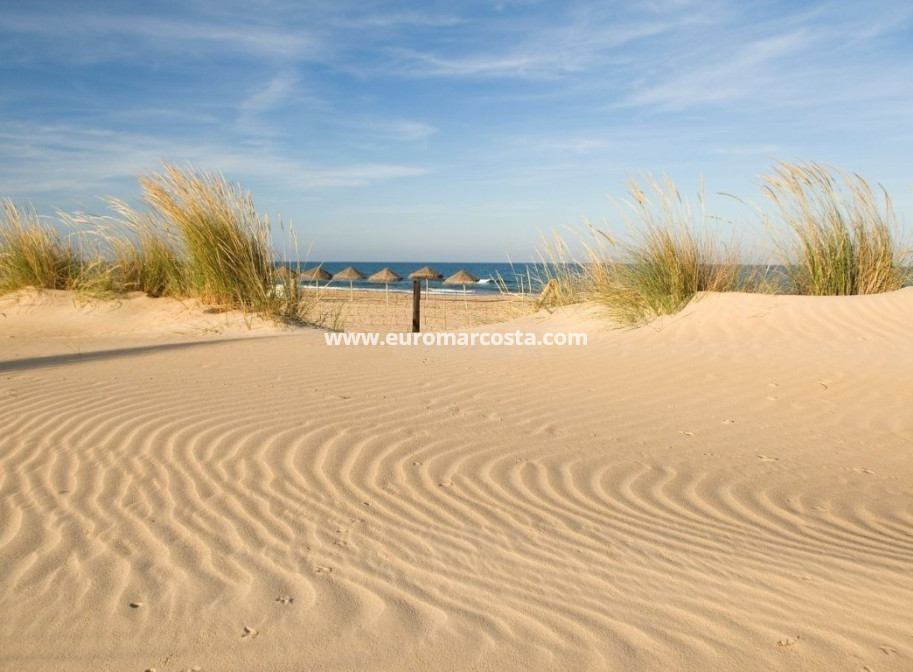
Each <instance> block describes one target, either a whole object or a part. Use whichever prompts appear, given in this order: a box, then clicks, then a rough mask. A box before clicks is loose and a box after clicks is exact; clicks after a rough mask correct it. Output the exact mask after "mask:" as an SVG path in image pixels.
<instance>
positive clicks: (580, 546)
mask: <svg viewBox="0 0 913 672" xmlns="http://www.w3.org/2000/svg"><path fill="white" fill-rule="evenodd" d="M29 303H30V305H26V304H29ZM36 303H37V304H41V305H34V304H36ZM597 313H598V311H597V309H595V308H593V307H581V308H574V309H565V310H562V311H558V312H556V313H554V314H552V315H547V314H539V315H535V316H530V317H526V318H520V319H516V320H514V321H512V322H509V323H505V324H501V325H498V326H494V327H483V328H481V329H486V330H500V331H505V332H507V331H515V330H517V329H521V330H524V331H535V332H538V333H544V332H547V331H548V332H553V331H562V330H570V331H584V332H586V333H587V334H588V336H589V344H588V345H587V346H586V347H579V348H544V347H528V348H483V347H474V348H434V347H426V346H418V347H409V348H367V347H360V348H331V347H328V346H327V345H325V342H324V338H323V335H322V333H321V332H318V331H315V330H299V331H283V330H279V329H276V328H273V327H271V326H269V325H265V324H261V323H244V321H243V320H241V321H240V322H239V321H238V319H237V318H236V316H235V317H232V316H212V315H206V314H203V313H200V312H199V311H195V309H193V308H192V307H188V306H181V305H180V304H168V303H164V302H158V301H152V300H148V299H134V300H130V301H127V302H125V303H124V304H123V305H122V306H120V307H119V308H117V309H116V310H115V309H113V308H111V307H110V306H109V307H97V308H95V309H88V308H86V307H83V308H81V309H77V308H76V307H74V306H73V305H72V302H71V300H70V299H68V298H66V297H60V296H54V297H52V298H50V299H45V300H44V302H43V303H42V301H37V300H30V302H29V301H27V302H25V303H23V300H22V298H21V297H19V299H18V300H17V301H16V300H12V299H9V298H7V299H0V427H2V434H0V615H2V617H0V669H3V670H97V669H117V670H146V669H151V668H155V669H156V670H158V672H162V671H163V670H191V669H195V668H199V669H201V670H229V669H231V670H305V669H314V670H469V669H478V670H488V669H502V670H515V669H516V670H559V669H567V670H597V669H607V670H608V669H623V670H672V669H693V670H699V669H700V670H819V669H820V670H865V669H870V670H873V671H883V670H898V671H900V670H910V669H913V609H911V608H910V605H911V604H913V459H911V456H913V413H911V410H910V409H911V408H913V338H911V333H913V290H910V289H908V290H903V291H901V292H896V293H893V294H889V295H883V296H873V297H840V298H833V299H831V298H825V299H817V298H815V299H813V298H803V297H771V296H748V295H710V296H707V297H704V298H703V300H701V301H699V302H697V303H695V304H692V305H691V306H690V307H689V308H688V309H686V311H685V312H684V313H683V314H681V315H679V316H678V317H676V318H673V319H669V320H666V321H664V322H662V323H657V324H654V325H652V326H650V327H646V328H643V329H639V330H636V331H617V330H611V329H608V328H607V326H606V325H607V323H606V322H605V321H604V320H602V319H601V318H600V317H599V316H598V314H597ZM249 327H252V329H251V328H249Z"/></svg>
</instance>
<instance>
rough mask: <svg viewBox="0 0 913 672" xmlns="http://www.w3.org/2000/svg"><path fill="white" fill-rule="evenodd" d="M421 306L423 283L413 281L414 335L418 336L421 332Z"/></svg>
mask: <svg viewBox="0 0 913 672" xmlns="http://www.w3.org/2000/svg"><path fill="white" fill-rule="evenodd" d="M421 305H422V281H421V280H413V281H412V333H413V334H417V333H418V332H419V331H421V328H420V327H419V325H420V324H421V322H420V321H419V316H420V314H421V310H422V308H421Z"/></svg>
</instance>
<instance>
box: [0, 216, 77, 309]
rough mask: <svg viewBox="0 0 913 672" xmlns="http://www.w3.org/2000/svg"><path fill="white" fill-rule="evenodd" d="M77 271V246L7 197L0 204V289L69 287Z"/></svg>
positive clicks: (73, 283)
mask: <svg viewBox="0 0 913 672" xmlns="http://www.w3.org/2000/svg"><path fill="white" fill-rule="evenodd" d="M81 272H82V263H81V260H80V255H79V254H78V252H77V250H76V249H74V247H73V246H71V245H70V243H69V242H68V241H65V240H63V239H62V238H61V236H60V234H59V233H58V232H57V230H56V229H54V228H53V227H50V226H47V225H45V224H43V223H42V222H41V221H40V220H39V219H38V215H37V213H35V212H34V211H33V210H31V209H28V208H19V207H17V206H16V205H15V204H14V203H13V202H12V201H11V200H4V201H3V202H2V204H0V292H10V291H14V290H17V289H22V288H25V287H36V288H38V289H73V288H75V286H76V284H77V282H78V279H79V276H80V273H81Z"/></svg>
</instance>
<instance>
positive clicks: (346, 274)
mask: <svg viewBox="0 0 913 672" xmlns="http://www.w3.org/2000/svg"><path fill="white" fill-rule="evenodd" d="M364 277H365V274H364V273H362V272H361V271H359V270H358V269H357V268H355V267H354V266H347V267H346V268H344V269H342V270H341V271H339V273H335V274H333V280H348V281H349V300H352V299H354V298H355V289H354V288H353V284H354V283H355V281H356V280H361V279H362V278H364Z"/></svg>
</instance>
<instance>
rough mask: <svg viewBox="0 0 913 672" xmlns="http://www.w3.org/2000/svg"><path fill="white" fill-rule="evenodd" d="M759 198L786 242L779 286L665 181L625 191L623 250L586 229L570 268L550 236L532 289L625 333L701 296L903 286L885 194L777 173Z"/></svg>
mask: <svg viewBox="0 0 913 672" xmlns="http://www.w3.org/2000/svg"><path fill="white" fill-rule="evenodd" d="M764 192H765V195H766V196H768V197H769V198H770V199H771V200H772V201H773V203H774V204H775V206H776V208H777V212H778V214H779V216H780V218H781V219H782V220H783V222H784V223H785V225H786V229H787V231H788V232H789V233H790V234H791V237H790V238H787V239H785V240H780V241H778V242H779V244H780V249H781V251H782V259H779V260H777V261H779V262H780V263H781V264H782V267H783V269H784V272H785V284H784V283H782V282H780V281H779V279H778V278H775V277H771V276H770V275H769V274H766V273H765V272H764V271H765V269H763V268H758V267H754V268H751V267H749V266H747V265H746V264H745V262H744V260H743V258H742V256H741V254H740V252H739V250H738V248H737V247H736V246H734V245H729V246H724V245H722V244H721V243H720V242H719V241H718V240H716V239H715V238H713V237H712V236H711V235H709V234H708V230H707V226H706V223H707V219H706V217H705V216H704V213H703V207H701V210H700V211H699V212H695V211H694V210H692V208H691V205H690V203H689V202H688V201H687V200H686V199H684V198H682V196H681V195H680V194H679V192H678V190H677V189H676V187H675V185H674V184H673V183H672V182H671V181H669V180H668V179H665V180H663V181H661V182H660V181H658V180H656V179H653V178H647V179H646V180H645V183H644V185H643V186H641V185H640V184H638V183H636V182H632V183H631V185H630V189H629V194H630V198H629V199H626V200H623V201H621V202H620V203H619V205H620V207H621V212H622V219H623V221H624V223H625V224H626V228H627V229H628V230H629V231H630V232H631V237H630V238H629V239H628V241H627V242H619V240H618V238H617V237H616V236H614V235H612V233H610V232H607V231H602V230H597V229H595V228H593V227H590V229H589V235H588V237H587V240H586V241H585V242H584V243H583V245H582V248H583V249H584V254H583V258H582V259H577V258H572V256H571V254H570V252H569V246H568V244H567V243H566V242H565V240H564V239H563V238H562V237H561V236H560V235H557V234H555V236H554V238H553V239H552V240H545V241H544V245H543V247H542V250H541V251H540V259H541V260H542V263H540V264H538V266H537V269H538V274H537V275H538V277H539V282H540V284H541V286H546V285H548V284H549V283H551V285H552V286H553V287H557V288H558V289H557V290H556V291H554V292H552V294H553V296H554V297H555V298H554V301H553V305H565V304H569V303H576V302H579V301H584V300H592V301H597V302H599V303H602V304H604V305H605V306H606V307H607V309H608V311H609V313H610V314H611V315H612V317H613V318H614V319H615V320H616V321H618V322H619V323H621V324H623V325H637V324H642V323H644V322H647V321H649V320H651V319H653V318H655V317H658V316H662V315H672V314H675V313H677V312H678V311H680V310H681V309H682V308H684V307H685V306H686V305H687V304H688V303H689V302H690V301H691V300H692V299H693V298H694V297H695V296H696V295H697V294H699V293H700V292H708V291H712V292H729V291H750V292H765V291H766V292H785V293H794V294H808V295H841V294H871V293H876V292H887V291H892V290H895V289H899V288H901V287H903V286H904V285H905V284H908V283H909V282H910V280H911V272H910V267H909V265H908V263H907V262H908V252H907V251H905V250H903V249H902V247H901V245H900V243H899V242H898V238H897V227H896V222H895V221H894V217H893V211H892V209H891V202H890V198H889V196H888V194H887V193H886V192H885V191H884V190H883V189H882V190H881V199H879V197H878V196H876V193H875V192H874V191H873V190H872V188H871V187H870V186H869V185H868V183H866V182H865V180H863V179H862V178H860V177H859V176H857V175H851V174H847V173H844V172H842V171H840V170H837V169H834V168H829V167H826V166H822V165H821V164H816V163H803V164H793V163H780V164H778V165H777V166H775V168H774V172H773V175H772V176H769V177H765V178H764ZM700 204H701V206H702V205H703V199H702V198H701V199H700Z"/></svg>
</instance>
